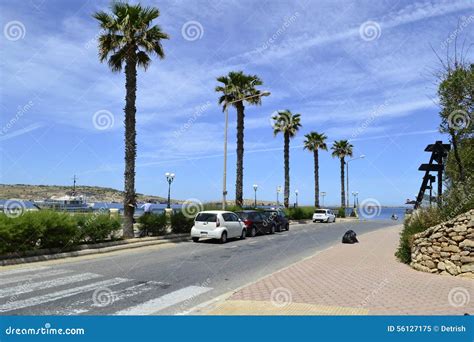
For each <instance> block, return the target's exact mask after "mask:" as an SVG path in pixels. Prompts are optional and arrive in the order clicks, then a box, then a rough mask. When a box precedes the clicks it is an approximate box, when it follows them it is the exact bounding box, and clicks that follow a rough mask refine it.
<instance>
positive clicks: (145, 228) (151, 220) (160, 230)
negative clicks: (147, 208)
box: [138, 213, 168, 236]
mask: <svg viewBox="0 0 474 342" xmlns="http://www.w3.org/2000/svg"><path fill="white" fill-rule="evenodd" d="M138 222H139V223H140V233H141V234H147V233H148V234H149V233H151V235H154V236H157V235H164V234H166V226H167V225H168V217H167V216H166V214H165V213H163V214H153V213H152V214H144V215H142V216H140V217H139V218H138Z"/></svg>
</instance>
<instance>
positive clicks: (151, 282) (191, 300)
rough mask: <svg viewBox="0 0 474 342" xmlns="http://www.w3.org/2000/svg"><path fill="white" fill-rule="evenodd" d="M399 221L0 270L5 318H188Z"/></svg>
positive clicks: (296, 229)
mask: <svg viewBox="0 0 474 342" xmlns="http://www.w3.org/2000/svg"><path fill="white" fill-rule="evenodd" d="M396 223H399V222H392V221H365V222H358V221H351V222H345V223H343V222H338V223H331V224H325V223H312V224H302V225H292V226H291V227H290V230H289V231H288V232H281V233H276V234H274V235H265V236H257V237H255V238H247V239H246V240H230V241H229V242H228V243H227V244H224V245H221V244H219V243H217V242H214V241H203V242H199V243H193V242H181V243H178V244H176V245H173V246H171V247H168V248H163V247H158V246H157V247H155V248H146V249H137V250H129V251H126V252H121V253H117V254H114V255H108V256H107V255H100V256H98V257H96V258H93V259H88V260H74V259H70V260H68V262H64V263H54V264H46V265H45V264H42V265H35V264H31V265H29V266H28V269H26V270H24V269H23V270H22V269H19V270H17V269H14V270H8V271H6V272H2V270H1V269H0V315H80V314H84V315H92V314H93V315H109V314H119V315H120V314H125V315H142V314H167V315H168V314H185V313H186V312H188V310H189V309H190V308H192V307H194V306H196V305H198V304H200V303H203V302H206V301H209V300H211V299H214V298H216V297H217V296H219V295H222V294H224V293H227V292H229V291H232V290H235V289H236V288H238V287H241V286H243V285H245V284H248V283H250V282H253V281H255V280H257V279H259V278H261V277H263V276H265V275H268V274H270V273H273V272H275V271H277V270H279V269H282V268H284V267H286V266H289V265H290V264H292V263H294V262H296V261H299V260H301V259H303V258H305V257H308V256H311V255H313V254H315V253H316V252H318V251H321V250H323V249H325V248H327V247H329V246H331V245H333V244H336V243H340V241H341V237H342V235H343V233H344V232H345V231H346V230H348V229H352V230H354V231H355V232H356V233H357V234H358V235H361V234H363V233H367V232H370V231H373V230H378V229H384V228H387V227H389V226H392V225H394V224H396ZM360 243H362V244H363V243H364V240H363V237H362V238H360ZM71 260H72V261H71Z"/></svg>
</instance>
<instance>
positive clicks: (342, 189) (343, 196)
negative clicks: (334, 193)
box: [341, 157, 346, 208]
mask: <svg viewBox="0 0 474 342" xmlns="http://www.w3.org/2000/svg"><path fill="white" fill-rule="evenodd" d="M345 164H346V163H345V161H344V157H342V158H341V208H345V207H346V190H345V188H344V179H345V176H344V165H345Z"/></svg>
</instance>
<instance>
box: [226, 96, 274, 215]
mask: <svg viewBox="0 0 474 342" xmlns="http://www.w3.org/2000/svg"><path fill="white" fill-rule="evenodd" d="M268 95H270V92H269V91H263V92H261V93H259V94H255V95H251V96H246V97H243V98H241V99H238V100H234V101H230V102H226V104H225V105H224V113H225V123H224V174H223V177H222V178H223V179H222V210H225V206H226V197H227V130H228V127H229V106H230V105H231V104H234V103H236V102H239V101H244V100H247V99H251V98H254V97H262V96H268Z"/></svg>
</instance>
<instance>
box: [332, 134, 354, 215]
mask: <svg viewBox="0 0 474 342" xmlns="http://www.w3.org/2000/svg"><path fill="white" fill-rule="evenodd" d="M353 147H354V146H352V145H351V144H350V143H349V142H348V141H347V140H339V141H335V142H334V144H333V145H332V147H331V150H332V156H333V157H334V158H336V157H337V158H339V159H340V160H341V207H342V208H345V207H346V191H345V188H344V178H345V176H344V165H345V164H346V162H345V160H344V158H345V157H352V148H353Z"/></svg>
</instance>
